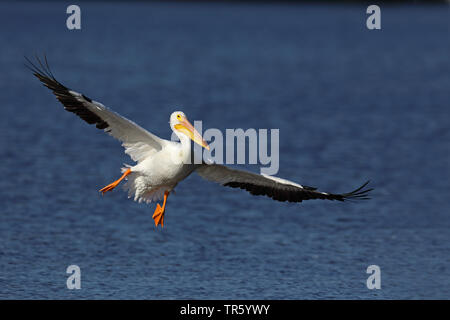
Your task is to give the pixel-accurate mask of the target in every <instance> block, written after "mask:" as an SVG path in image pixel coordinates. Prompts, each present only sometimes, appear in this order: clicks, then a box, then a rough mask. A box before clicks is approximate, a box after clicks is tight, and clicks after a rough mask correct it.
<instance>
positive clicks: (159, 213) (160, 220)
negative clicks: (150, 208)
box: [152, 191, 169, 227]
mask: <svg viewBox="0 0 450 320" xmlns="http://www.w3.org/2000/svg"><path fill="white" fill-rule="evenodd" d="M168 196H169V191H165V192H164V202H163V205H162V207H161V206H160V205H159V203H158V204H157V205H156V209H155V212H154V213H153V217H152V218H153V220H155V226H158V224H160V225H161V227H164V211H165V210H166V201H167V197H168Z"/></svg>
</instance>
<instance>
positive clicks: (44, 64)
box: [24, 54, 57, 82]
mask: <svg viewBox="0 0 450 320" xmlns="http://www.w3.org/2000/svg"><path fill="white" fill-rule="evenodd" d="M24 58H25V63H24V65H25V67H26V68H28V69H29V70H30V71H31V72H33V74H34V75H35V76H36V77H38V78H39V79H41V78H42V77H45V78H48V79H49V80H53V81H56V79H55V76H54V75H53V72H52V70H51V69H50V66H49V64H48V61H47V56H46V55H45V54H44V56H43V58H42V59H41V58H39V56H38V55H37V54H36V55H35V57H34V59H35V60H36V61H35V62H34V63H33V61H31V59H30V58H28V57H27V56H24ZM56 82H57V81H56Z"/></svg>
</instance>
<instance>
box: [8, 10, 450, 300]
mask: <svg viewBox="0 0 450 320" xmlns="http://www.w3.org/2000/svg"><path fill="white" fill-rule="evenodd" d="M65 10H66V4H64V3H59V2H42V3H41V2H26V3H15V2H11V3H9V2H2V3H0V21H1V30H0V41H1V43H2V46H1V50H0V59H1V72H0V88H1V92H0V108H1V109H0V110H1V117H0V121H1V138H0V154H1V160H2V165H1V166H0V174H1V179H0V190H1V196H2V203H3V205H2V209H1V214H0V239H1V241H0V298H4V299H5V298H8V299H11V298H20V299H23V298H28V299H38V298H45V299H47V298H58V299H74V298H77V299H86V298H94V299H100V298H102V299H105V298H106V299H109V298H113V299H122V298H129V299H138V298H144V299H174V298H195V299H225V298H234V299H244V298H245V299H265V298H271V299H317V298H319V299H323V298H331V299H335V298H343V299H349V298H356V299H360V298H387V299H393V298H449V297H450V296H449V294H450V229H449V228H450V210H449V209H450V206H449V188H450V182H449V181H450V180H449V178H450V177H449V173H450V169H449V160H450V152H449V151H450V150H449V139H450V133H449V124H450V120H449V117H450V109H449V100H450V99H449V98H450V94H449V87H450V79H449V72H450V68H449V53H450V50H449V49H450V48H449V42H448V39H449V25H448V23H449V21H450V19H449V14H448V7H445V6H443V7H439V6H430V7H414V6H411V7H400V6H399V7H395V6H393V7H385V8H384V7H383V8H382V30H381V31H368V30H367V29H366V27H365V19H366V14H365V7H363V6H357V5H355V6H350V5H347V6H342V7H340V6H336V7H325V6H312V5H308V6H306V5H297V6H289V5H270V4H265V5H260V6H256V5H251V4H235V5H232V4H207V3H197V4H182V3H177V4H176V5H175V4H164V3H154V4H140V3H130V4H121V3H116V4H108V3H106V2H99V3H92V4H91V3H82V4H81V10H82V30H81V31H68V30H67V29H66V27H65V19H66V16H67V15H66V14H65ZM35 53H38V54H42V53H46V55H47V57H48V59H49V61H50V63H51V65H52V69H53V71H54V74H55V76H56V77H57V78H58V79H59V80H60V81H61V82H63V83H64V84H66V85H67V86H69V87H71V88H73V89H75V90H78V91H81V92H83V93H85V94H86V95H87V96H89V97H91V98H93V99H95V100H98V101H101V102H102V103H104V104H105V105H107V106H109V107H111V108H113V109H114V110H116V111H117V112H119V113H121V114H123V115H125V116H127V117H129V118H131V119H133V120H135V121H136V122H138V123H139V124H141V125H142V126H144V127H145V128H148V129H149V130H151V131H152V132H153V133H155V134H157V135H159V136H162V137H165V138H169V137H170V134H171V131H170V129H169V126H168V118H169V115H170V113H171V112H172V111H174V110H177V109H181V110H183V111H185V113H186V114H187V115H188V117H189V118H190V119H191V120H203V126H204V128H218V129H220V130H225V129H226V128H279V129H280V171H279V174H278V175H279V176H281V177H285V178H288V179H292V180H294V181H298V182H299V183H303V184H305V185H312V186H317V187H319V188H321V189H322V190H325V191H334V192H345V191H348V190H351V189H352V188H354V187H356V186H357V185H359V184H360V183H362V182H363V181H365V180H366V179H371V180H372V185H373V187H375V191H374V192H373V199H372V200H370V201H367V202H363V203H344V204H342V203H333V202H330V203H328V202H324V201H318V200H317V201H308V202H304V203H302V204H286V203H280V202H274V201H271V200H270V199H268V198H265V197H252V196H251V195H249V194H247V193H245V192H242V191H240V190H235V189H225V188H223V187H221V186H218V185H214V184H211V183H209V182H206V181H203V180H202V179H201V178H199V177H198V176H197V175H193V176H192V177H189V178H188V179H187V180H185V181H184V182H183V183H181V184H180V185H179V186H178V187H177V190H176V191H177V193H176V195H175V196H171V197H170V198H169V201H168V205H167V211H166V217H165V227H164V229H163V230H161V229H160V228H158V229H155V227H154V224H153V220H152V218H151V215H152V213H153V210H154V206H153V205H143V204H137V203H134V202H133V201H131V200H128V199H127V196H126V194H125V193H124V192H122V191H121V190H117V191H115V192H113V193H110V194H108V195H105V196H104V197H102V196H101V195H100V194H99V193H98V191H97V190H98V189H99V188H100V187H102V186H104V185H106V184H108V183H109V182H111V181H112V180H113V179H116V178H117V177H118V175H119V174H120V171H119V169H120V167H121V166H122V163H123V162H130V160H129V159H128V158H127V156H126V155H125V154H123V150H122V148H121V147H120V144H119V143H118V142H117V141H115V140H113V139H111V138H110V137H109V136H107V135H105V134H103V133H102V132H101V131H99V130H96V129H95V128H93V127H90V126H88V125H87V124H86V123H84V122H83V121H80V120H79V119H78V118H77V117H75V116H74V115H72V114H69V113H67V112H65V111H64V110H63V108H62V106H61V105H60V104H59V103H58V102H57V101H56V100H55V98H54V96H53V95H52V94H51V93H50V92H49V91H48V90H47V89H46V88H44V87H42V86H41V85H40V84H39V83H38V81H37V80H36V79H35V78H34V77H33V76H32V75H31V74H30V72H29V71H28V70H26V69H25V68H24V66H23V62H24V60H23V55H27V56H33V55H34V54H35ZM247 169H249V170H253V171H255V172H257V171H258V170H259V168H258V166H248V167H247ZM71 264H76V265H78V266H80V268H81V273H82V289H81V290H73V291H70V290H68V289H67V288H66V279H67V276H68V275H67V274H66V273H65V271H66V267H67V266H68V265H71ZM372 264H376V265H378V266H380V268H381V273H382V289H381V290H368V289H367V288H366V279H367V276H368V275H367V274H366V268H367V267H368V266H369V265H372Z"/></svg>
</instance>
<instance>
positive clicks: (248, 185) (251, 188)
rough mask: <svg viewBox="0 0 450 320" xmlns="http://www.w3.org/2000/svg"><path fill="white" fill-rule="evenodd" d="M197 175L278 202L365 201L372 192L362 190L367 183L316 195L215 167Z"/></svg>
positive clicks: (285, 183)
mask: <svg viewBox="0 0 450 320" xmlns="http://www.w3.org/2000/svg"><path fill="white" fill-rule="evenodd" d="M196 171H197V173H198V174H199V175H200V176H201V177H203V178H205V179H207V180H210V181H213V182H217V183H220V184H221V185H223V186H226V187H231V188H241V189H244V190H247V191H248V192H250V193H251V194H252V195H265V196H268V197H270V198H272V199H274V200H278V201H289V202H302V201H303V200H309V199H328V200H338V201H345V200H364V199H369V197H368V193H369V192H370V191H371V190H372V189H364V188H365V187H366V186H367V184H368V183H369V181H367V182H366V183H364V184H363V185H362V186H361V187H359V188H358V189H356V190H354V191H352V192H348V193H342V194H334V193H327V192H320V191H317V189H316V188H313V187H307V186H302V185H300V184H297V183H295V182H292V181H289V180H286V179H282V178H278V177H273V176H267V175H259V174H256V173H252V172H248V171H242V170H236V169H231V168H228V167H225V166H223V165H218V164H203V165H201V166H199V167H198V168H197V169H196Z"/></svg>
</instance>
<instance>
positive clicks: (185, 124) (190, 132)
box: [174, 118, 209, 150]
mask: <svg viewBox="0 0 450 320" xmlns="http://www.w3.org/2000/svg"><path fill="white" fill-rule="evenodd" d="M174 127H175V129H177V130H178V131H181V132H183V133H184V134H185V135H187V136H188V137H189V138H191V140H192V141H194V142H195V143H197V144H199V145H201V146H202V147H203V148H205V149H206V150H209V145H208V143H206V141H205V140H203V138H202V136H201V134H200V133H198V131H197V130H195V128H194V126H193V125H192V124H191V123H190V122H189V121H188V120H187V119H186V118H185V119H183V120H182V121H180V123H178V124H176V125H175V126H174Z"/></svg>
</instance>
